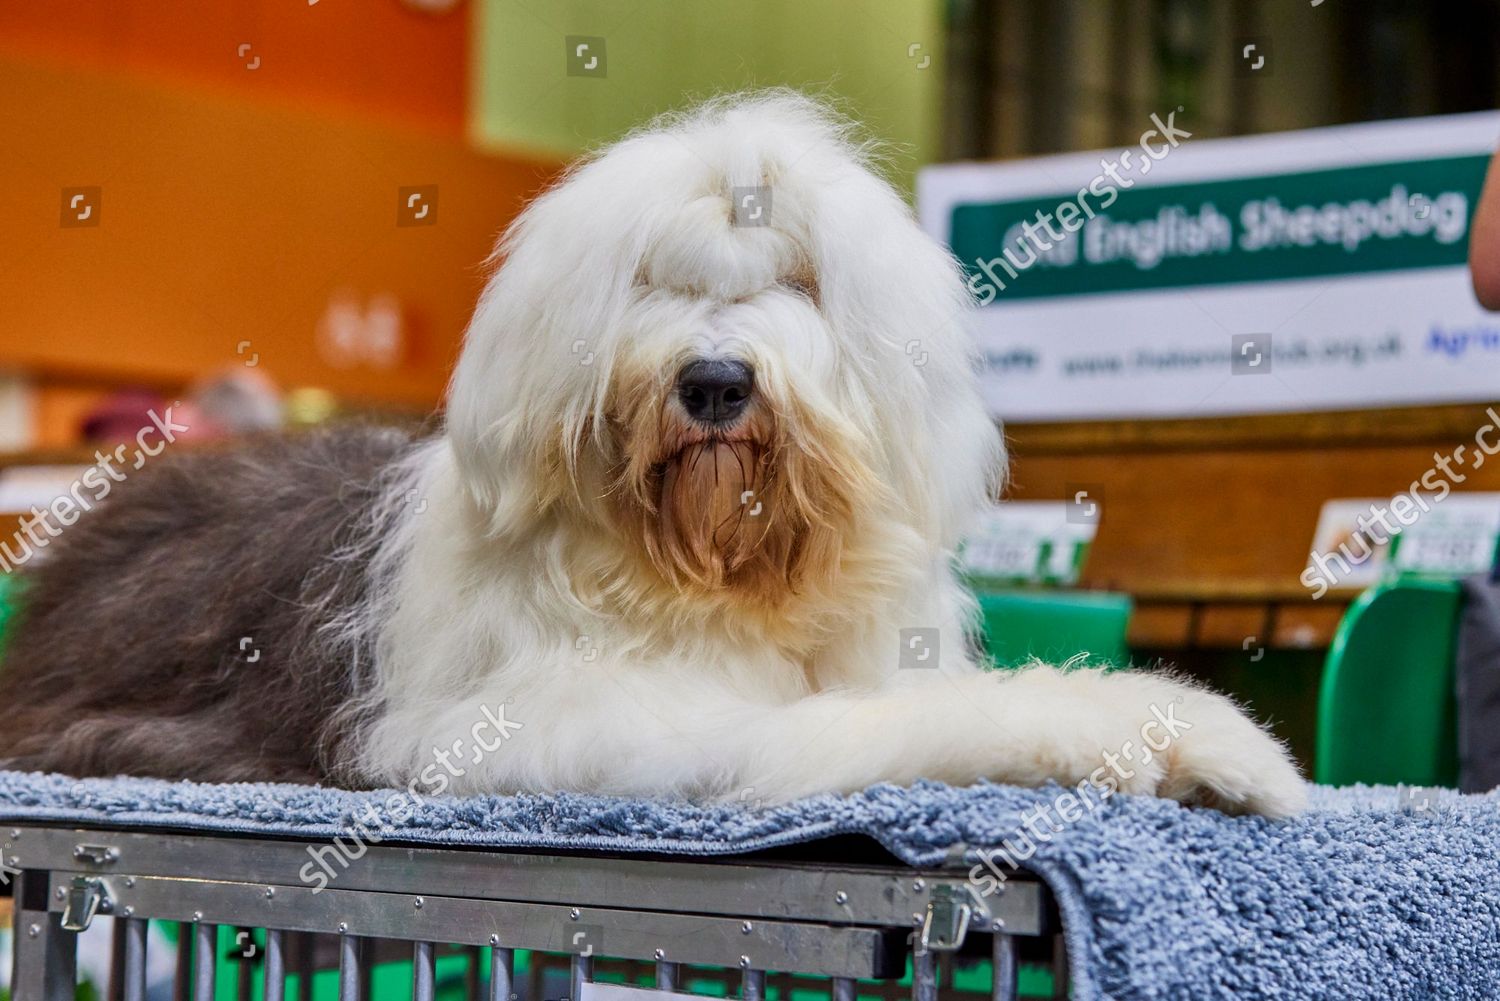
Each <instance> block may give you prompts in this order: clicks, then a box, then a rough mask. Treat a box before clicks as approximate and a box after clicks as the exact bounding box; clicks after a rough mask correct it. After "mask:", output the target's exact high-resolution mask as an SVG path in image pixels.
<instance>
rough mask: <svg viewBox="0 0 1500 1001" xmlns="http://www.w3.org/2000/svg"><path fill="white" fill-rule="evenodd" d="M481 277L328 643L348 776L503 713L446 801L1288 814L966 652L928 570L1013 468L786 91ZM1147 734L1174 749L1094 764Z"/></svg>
mask: <svg viewBox="0 0 1500 1001" xmlns="http://www.w3.org/2000/svg"><path fill="white" fill-rule="evenodd" d="M738 188H768V189H769V190H770V192H771V195H770V198H769V199H765V198H764V197H762V198H761V199H760V202H762V203H763V202H766V201H769V205H768V206H764V211H765V212H766V213H768V215H767V217H766V220H765V221H766V222H767V223H768V224H766V225H736V224H735V220H734V209H733V203H732V195H733V193H734V192H735V189H738ZM756 221H760V220H756ZM497 255H498V256H499V258H501V260H502V263H501V266H500V267H499V270H498V272H497V273H496V275H495V276H494V278H493V280H492V281H491V282H490V284H489V287H488V288H487V289H486V290H485V292H484V295H483V297H482V299H481V301H480V303H479V306H478V309H477V311H476V313H475V316H474V319H473V322H472V324H471V326H470V328H469V331H468V335H467V339H466V343H465V347H464V352H463V357H462V359H461V361H460V363H459V366H458V370H457V373H456V375H455V377H454V380H453V385H452V390H451V399H450V403H449V410H448V423H447V431H446V434H445V435H443V436H441V437H439V438H437V439H435V440H433V441H431V442H430V443H428V444H427V445H425V446H423V447H422V448H421V449H420V450H419V451H418V452H416V453H415V454H414V456H413V457H412V458H411V459H410V460H409V461H408V462H407V463H406V466H405V470H404V479H403V480H402V481H401V482H400V483H398V484H396V485H395V486H393V487H392V488H391V489H390V491H389V494H388V502H389V503H390V505H391V510H392V517H393V519H394V521H395V523H396V525H397V527H396V529H395V530H394V531H393V532H392V533H391V535H390V537H389V539H388V540H387V542H386V543H385V544H384V546H383V548H382V549H381V551H380V552H379V554H378V557H377V558H376V563H375V571H374V572H375V573H376V574H377V580H378V587H377V588H376V593H375V596H374V598H373V599H372V600H371V601H370V603H369V604H368V605H367V606H366V607H365V608H364V609H363V611H362V613H361V614H360V615H359V616H358V617H357V622H355V623H354V624H353V625H352V626H351V628H353V629H356V630H369V631H370V632H371V633H372V634H373V636H374V640H375V642H374V666H373V680H374V683H373V688H372V690H371V691H369V692H368V693H366V695H365V696H364V698H363V703H362V705H363V710H364V712H365V713H366V719H367V720H368V722H367V723H366V724H365V725H364V726H363V729H362V733H361V735H360V737H359V739H358V742H357V745H356V747H355V749H354V751H353V761H354V764H355V770H356V771H357V773H358V774H360V775H361V776H362V777H364V778H365V779H368V780H369V781H373V782H386V783H392V784H398V785H405V784H407V783H408V782H409V781H411V780H412V778H413V777H414V776H416V775H418V774H419V773H421V772H422V771H423V770H424V769H425V768H427V767H428V766H430V765H431V764H432V762H433V755H434V752H435V749H438V748H446V747H449V746H451V745H453V744H454V743H455V742H456V741H458V742H462V741H463V740H465V739H466V738H467V736H468V735H469V733H470V732H471V730H472V729H473V727H474V724H475V722H476V721H477V720H478V719H480V718H481V717H480V716H479V707H480V706H481V705H482V704H488V705H491V706H494V705H497V704H499V703H505V704H506V709H505V717H506V718H507V719H509V720H513V721H515V722H518V723H520V724H521V727H522V728H521V729H520V730H518V731H516V732H515V733H514V734H513V735H512V737H511V739H509V740H506V741H505V742H504V743H503V746H501V747H499V748H498V749H497V750H495V751H493V752H492V753H489V754H485V755H482V756H480V755H476V757H477V758H478V760H476V761H474V762H465V770H464V774H463V775H462V776H461V777H458V778H455V779H454V780H453V787H454V788H455V789H457V790H458V791H461V792H494V791H503V790H560V789H573V790H589V791H597V792H603V793H620V794H646V795H651V794H685V795H688V796H693V797H725V798H729V799H735V798H754V799H757V800H781V799H789V798H792V797H797V796H802V795H806V794H810V793H817V792H823V791H844V790H854V789H859V788H861V787H864V786H866V785H869V784H871V783H875V782H880V781H886V780H888V781H893V782H898V783H909V782H911V781H913V780H915V779H918V778H930V779H939V780H944V781H948V782H954V783H968V782H973V781H975V780H978V779H993V780H996V781H1000V782H1011V783H1019V784H1024V785H1036V784H1040V783H1045V782H1047V781H1049V780H1055V781H1057V782H1060V783H1063V784H1065V785H1069V786H1072V785H1075V784H1078V783H1080V782H1084V781H1088V780H1089V779H1090V777H1093V778H1094V780H1095V781H1096V782H1098V781H1100V778H1101V776H1103V779H1104V781H1105V782H1106V783H1114V782H1115V781H1117V782H1118V786H1119V788H1121V789H1123V790H1124V791H1126V792H1132V793H1146V794H1156V795H1160V796H1165V797H1171V798H1174V799H1178V800H1182V801H1184V802H1194V803H1207V804H1212V805H1216V806H1219V807H1221V808H1224V809H1229V810H1236V811H1248V812H1255V813H1262V814H1267V815H1272V816H1280V815H1286V814H1290V813H1292V812H1294V811H1296V810H1297V809H1299V808H1300V807H1301V806H1302V804H1303V801H1304V796H1305V792H1304V784H1303V782H1302V780H1301V779H1300V778H1299V776H1298V774H1297V772H1296V770H1295V768H1294V766H1293V765H1292V764H1291V762H1290V760H1289V758H1288V756H1287V754H1286V752H1285V750H1284V748H1283V747H1282V746H1281V745H1280V744H1279V743H1278V742H1277V741H1276V740H1275V739H1274V738H1272V737H1271V736H1270V735H1269V734H1268V733H1267V732H1265V731H1264V730H1262V729H1261V728H1260V727H1258V726H1257V725H1255V724H1254V723H1253V722H1251V721H1250V720H1249V719H1247V718H1246V716H1245V715H1243V714H1242V713H1241V712H1240V710H1239V709H1238V708H1236V706H1234V705H1233V704H1232V703H1231V702H1229V701H1228V700H1226V699H1225V698H1223V697H1221V696H1219V695H1215V694H1212V693H1210V692H1207V691H1204V690H1202V689H1201V688H1198V687H1193V686H1190V685H1187V684H1184V683H1181V682H1180V681H1177V680H1173V679H1171V678H1168V677H1164V676H1162V675H1160V674H1155V673H1148V672H1136V671H1120V672H1114V673H1103V672H1100V671H1097V670H1081V669H1080V670H1063V669H1058V668H1053V667H1045V666H1036V667H1032V668H1029V669H1025V670H1020V671H1015V672H994V671H986V670H983V669H981V667H980V666H979V665H978V664H977V663H976V661H975V657H974V655H973V654H972V652H971V650H970V645H969V642H968V639H967V636H966V632H967V631H968V630H969V629H970V628H971V627H972V623H973V622H974V620H975V607H974V604H973V601H972V599H971V598H970V596H969V595H968V594H967V593H966V592H965V589H964V587H963V585H962V584H961V583H960V581H959V580H958V579H956V577H955V575H954V571H953V569H952V561H953V554H954V549H955V546H956V545H957V543H958V541H959V539H960V536H961V535H962V533H963V532H964V530H965V528H966V526H968V525H969V524H970V520H971V519H972V518H973V517H974V515H975V514H976V512H978V511H979V510H980V509H981V508H982V507H983V506H984V505H985V504H987V503H989V502H990V501H991V499H992V498H993V497H994V496H995V494H996V491H997V489H998V487H999V485H1000V482H1001V480H1002V476H1003V469H1004V448H1003V445H1002V439H1001V435H1000V433H999V431H998V429H997V427H996V426H995V424H994V423H993V421H992V420H991V419H990V418H989V417H988V416H987V414H986V412H985V409H984V407H983V405H982V404H981V401H980V395H979V392H978V386H977V380H976V370H975V358H974V355H973V352H972V350H971V346H970V342H969V338H968V337H967V336H966V333H965V314H966V311H967V310H968V308H969V303H968V300H967V298H966V293H965V290H964V286H963V283H962V281H961V279H960V272H959V270H958V268H957V266H956V265H955V263H954V261H953V260H952V259H951V258H950V257H949V256H948V255H947V254H946V253H945V252H944V251H943V250H942V249H941V248H939V247H938V246H937V245H936V244H935V243H934V242H933V241H932V240H930V239H929V238H928V237H927V236H925V235H924V234H923V233H922V232H921V231H920V230H919V229H918V228H917V226H916V224H915V223H914V222H913V219H912V215H911V213H910V212H909V211H908V209H907V207H906V205H905V204H904V203H903V202H902V200H901V199H900V197H898V195H897V194H896V193H895V192H894V191H893V190H892V189H891V188H890V187H889V186H887V185H886V184H885V183H884V182H882V181H881V180H880V179H879V178H877V176H876V175H875V174H874V173H872V171H871V170H870V169H869V168H868V166H867V165H866V163H865V158H864V156H863V154H862V151H861V150H860V149H859V148H858V147H857V146H856V145H853V144H852V143H851V142H850V141H849V139H848V138H847V129H846V127H845V126H844V125H843V124H841V123H840V122H839V121H838V120H836V118H835V117H834V116H832V115H831V114H829V113H828V112H827V111H825V110H824V109H822V108H821V107H820V106H818V105H817V104H815V103H814V102H812V101H809V100H808V99H805V98H802V97H799V96H797V95H794V94H790V93H785V92H778V93H772V94H762V95H753V96H748V97H737V98H728V99H722V100H718V101H714V102H712V103H710V104H708V105H705V106H703V107H702V108H700V109H698V110H696V111H694V112H693V113H691V114H688V115H685V116H681V117H676V118H671V119H668V120H665V121H662V122H659V123H657V124H654V125H653V126H652V127H650V128H648V129H646V130H644V131H641V132H639V133H636V134H634V135H632V136H630V137H628V138H626V139H625V140H624V141H622V142H620V143H618V144H616V145H614V146H612V147H610V148H608V149H606V150H604V151H603V152H602V153H601V154H600V155H598V156H596V157H594V158H592V159H591V160H589V161H588V162H586V163H584V164H582V165H581V166H579V167H577V168H575V169H574V170H573V171H571V173H570V174H569V175H568V176H567V178H566V179H565V180H564V181H563V182H562V183H561V184H559V185H558V186H557V187H555V188H554V189H553V190H551V191H549V192H548V193H546V194H545V195H543V196H542V197H540V198H538V199H537V200H536V201H535V203H534V204H532V205H531V206H530V208H528V209H527V211H526V212H525V214H524V215H523V216H522V217H521V219H520V220H519V221H517V223H516V224H515V225H514V227H513V228H512V229H511V231H510V232H509V233H508V234H507V235H506V237H505V239H504V240H503V242H502V244H501V246H500V248H499V250H498V251H497ZM914 340H915V341H918V342H920V351H921V356H924V357H925V358H926V363H925V364H922V365H917V364H914V355H915V352H912V353H909V352H908V350H907V345H908V344H909V343H910V342H911V341H914ZM703 359H715V360H732V361H736V362H740V363H743V364H744V365H746V366H749V368H750V369H752V370H753V378H754V382H753V394H752V395H751V397H750V399H749V401H748V405H747V406H746V409H745V410H744V412H743V413H742V415H741V416H740V417H739V418H738V419H737V420H736V421H734V422H732V423H728V424H723V425H717V424H712V423H705V422H703V421H700V420H695V419H694V418H693V417H691V416H690V415H689V413H688V412H687V410H686V409H685V405H684V402H683V397H682V395H681V392H680V388H679V387H678V385H677V380H678V378H679V373H681V372H682V371H683V369H684V367H685V366H687V365H689V364H691V363H693V362H695V361H699V360H703ZM412 491H415V495H416V496H420V497H421V498H422V499H423V500H424V501H425V504H420V505H411V504H406V503H404V501H403V499H404V498H407V497H409V496H412ZM903 627H936V628H937V629H938V630H939V631H940V642H939V644H938V646H937V652H936V657H935V664H934V665H933V667H931V668H930V669H906V670H902V669H900V668H899V666H898V665H899V660H900V658H899V653H900V630H901V629H902V628H903ZM1156 712H1165V713H1166V714H1168V715H1173V716H1175V718H1176V719H1179V720H1181V721H1183V723H1185V724H1187V725H1188V726H1189V727H1190V729H1184V730H1183V731H1182V732H1181V733H1180V735H1179V736H1177V738H1176V739H1175V740H1171V741H1170V742H1169V743H1167V744H1166V746H1165V747H1163V748H1161V749H1159V750H1158V751H1156V752H1153V753H1152V754H1151V755H1150V756H1149V761H1141V760H1140V755H1139V752H1137V756H1136V758H1135V760H1134V762H1133V763H1132V764H1131V766H1130V767H1129V768H1128V769H1121V770H1120V771H1115V770H1112V769H1106V768H1105V767H1104V766H1105V764H1106V757H1105V755H1106V754H1108V753H1113V754H1114V755H1116V756H1118V755H1121V754H1125V755H1127V756H1129V755H1130V754H1131V751H1130V748H1132V747H1135V748H1140V747H1141V744H1142V735H1143V728H1145V732H1146V733H1151V730H1150V727H1149V725H1148V724H1150V723H1151V721H1152V720H1153V718H1155V713H1156ZM1124 771H1128V772H1129V773H1130V774H1129V775H1128V776H1126V775H1124V774H1122V772H1124Z"/></svg>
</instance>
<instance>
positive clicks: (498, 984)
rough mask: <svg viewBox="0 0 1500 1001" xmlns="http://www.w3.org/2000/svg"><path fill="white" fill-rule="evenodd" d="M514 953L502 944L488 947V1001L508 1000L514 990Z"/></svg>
mask: <svg viewBox="0 0 1500 1001" xmlns="http://www.w3.org/2000/svg"><path fill="white" fill-rule="evenodd" d="M515 980H516V954H515V953H514V952H512V951H511V950H510V949H506V948H504V947H503V946H498V945H496V946H492V947H491V948H490V1001H510V997H511V994H512V993H514V992H515V986H514V985H515Z"/></svg>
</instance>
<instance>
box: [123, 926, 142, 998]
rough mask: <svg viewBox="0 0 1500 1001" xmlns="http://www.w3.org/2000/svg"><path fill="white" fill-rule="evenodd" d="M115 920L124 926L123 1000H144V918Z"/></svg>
mask: <svg viewBox="0 0 1500 1001" xmlns="http://www.w3.org/2000/svg"><path fill="white" fill-rule="evenodd" d="M116 920H118V921H120V923H121V924H123V925H124V926H125V933H124V934H125V963H124V984H123V989H122V993H123V997H124V999H125V1001H146V920H145V919H144V918H119V919H116Z"/></svg>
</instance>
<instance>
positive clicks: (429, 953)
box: [411, 942, 437, 1001]
mask: <svg viewBox="0 0 1500 1001" xmlns="http://www.w3.org/2000/svg"><path fill="white" fill-rule="evenodd" d="M435 962H436V960H435V959H434V957H433V948H432V943H431V942H417V943H415V944H414V945H412V949H411V996H412V1001H432V996H433V992H434V991H435V989H436V986H435V981H436V978H437V969H436V966H435V965H434V964H435Z"/></svg>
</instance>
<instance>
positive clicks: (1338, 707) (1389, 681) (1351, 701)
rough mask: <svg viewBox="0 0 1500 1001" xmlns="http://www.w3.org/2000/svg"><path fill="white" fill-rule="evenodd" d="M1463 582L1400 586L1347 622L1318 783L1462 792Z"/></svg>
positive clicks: (1321, 738) (1329, 680)
mask: <svg viewBox="0 0 1500 1001" xmlns="http://www.w3.org/2000/svg"><path fill="white" fill-rule="evenodd" d="M1462 606H1463V591H1462V589H1461V587H1460V586H1459V583H1458V582H1457V581H1451V580H1431V579H1423V578H1398V579H1396V580H1394V581H1391V582H1389V583H1384V584H1378V585H1376V586H1375V587H1372V588H1370V589H1369V590H1367V591H1365V592H1364V593H1363V594H1361V595H1360V596H1359V597H1358V598H1356V599H1355V601H1354V603H1353V604H1352V605H1350V606H1349V611H1348V612H1346V613H1345V614H1344V618H1343V621H1342V622H1340V623H1339V628H1338V631H1337V633H1335V634H1334V638H1333V645H1332V646H1331V647H1330V648H1329V650H1328V660H1327V663H1326V665H1325V666H1324V669H1323V688H1322V692H1321V694H1320V695H1319V699H1318V741H1317V760H1316V764H1315V766H1314V769H1313V771H1314V774H1315V777H1316V779H1317V781H1318V782H1319V783H1321V784H1325V785H1352V784H1354V783H1356V782H1363V783H1366V784H1381V785H1395V784H1405V785H1421V786H1456V785H1457V784H1458V704H1457V698H1456V696H1455V694H1454V676H1453V672H1454V666H1453V661H1454V654H1455V649H1456V637H1457V633H1458V618H1459V613H1460V611H1461V609H1462Z"/></svg>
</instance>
